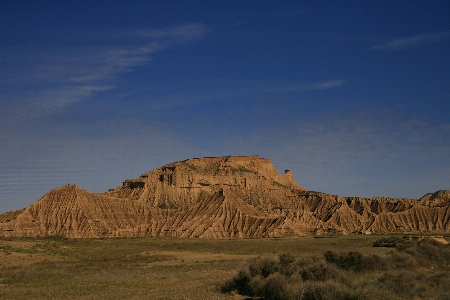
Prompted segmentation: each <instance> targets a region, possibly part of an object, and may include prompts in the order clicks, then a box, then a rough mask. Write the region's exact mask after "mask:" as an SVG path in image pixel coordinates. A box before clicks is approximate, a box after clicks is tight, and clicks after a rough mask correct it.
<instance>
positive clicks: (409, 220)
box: [0, 156, 450, 238]
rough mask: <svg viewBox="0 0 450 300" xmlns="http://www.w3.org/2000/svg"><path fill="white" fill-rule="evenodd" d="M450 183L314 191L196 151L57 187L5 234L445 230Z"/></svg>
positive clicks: (264, 162)
mask: <svg viewBox="0 0 450 300" xmlns="http://www.w3.org/2000/svg"><path fill="white" fill-rule="evenodd" d="M449 231H450V191H447V190H441V191H437V192H435V193H429V194H426V195H425V196H423V197H422V198H421V199H419V200H413V199H393V198H360V197H341V196H336V195H329V194H325V193H320V192H313V191H307V190H306V189H305V188H304V187H302V186H300V185H298V184H297V183H296V182H295V179H294V177H293V175H292V173H291V171H289V170H286V172H285V174H284V175H281V174H279V173H278V171H277V170H276V168H275V167H274V166H273V165H272V162H271V160H270V159H265V158H260V157H259V156H224V157H206V158H193V159H188V160H184V161H179V162H174V163H170V164H167V165H165V166H163V167H161V168H157V169H154V170H153V171H151V172H149V173H145V174H142V175H141V176H140V177H138V178H135V179H128V180H125V181H124V182H123V185H122V186H119V187H117V188H115V189H110V190H109V191H108V192H105V193H91V192H88V191H85V190H83V189H81V188H79V187H77V186H76V185H70V184H68V185H65V186H63V187H58V188H55V189H53V190H51V191H49V192H48V193H47V194H46V195H44V196H43V197H42V198H41V199H40V200H38V201H37V202H35V203H33V204H31V205H30V206H28V207H26V208H23V209H20V210H16V211H12V212H6V213H4V214H2V215H0V236H2V237H41V236H52V235H62V236H67V237H77V238H96V237H186V238H194V237H199V238H262V237H288V236H310V235H318V234H327V233H343V234H346V233H419V234H424V233H445V232H449Z"/></svg>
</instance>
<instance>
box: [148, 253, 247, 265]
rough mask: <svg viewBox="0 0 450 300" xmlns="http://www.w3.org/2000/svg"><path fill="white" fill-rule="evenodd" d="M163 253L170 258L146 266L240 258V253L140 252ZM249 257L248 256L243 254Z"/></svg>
mask: <svg viewBox="0 0 450 300" xmlns="http://www.w3.org/2000/svg"><path fill="white" fill-rule="evenodd" d="M154 254H158V255H165V256H169V257H170V259H168V260H165V261H156V262H151V263H149V264H148V266H157V265H161V266H173V265H180V264H189V263H198V262H213V261H229V260H242V258H243V256H242V255H232V254H224V253H207V252H203V253H199V252H193V251H157V252H156V251H154V252H142V253H141V255H142V256H146V255H154ZM245 257H250V256H247V255H246V256H245Z"/></svg>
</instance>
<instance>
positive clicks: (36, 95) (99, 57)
mask: <svg viewBox="0 0 450 300" xmlns="http://www.w3.org/2000/svg"><path fill="white" fill-rule="evenodd" d="M210 30H211V29H210V28H209V27H208V26H206V25H203V24H200V23H192V24H185V25H182V26H177V27H171V28H169V29H161V30H143V31H139V32H136V31H135V32H129V34H128V36H127V37H126V38H127V39H131V40H132V42H131V43H130V42H129V41H127V42H126V43H125V42H123V43H120V41H121V39H123V38H124V36H123V35H118V42H119V46H114V47H112V46H108V45H103V46H102V45H97V46H94V47H86V46H79V47H77V48H76V50H73V49H66V48H64V47H63V48H57V47H55V48H53V49H51V50H48V49H47V50H41V51H39V50H38V51H36V50H33V52H32V53H30V52H28V51H27V50H24V51H22V52H21V54H20V53H19V54H17V53H14V50H11V51H10V52H11V55H13V54H14V55H15V56H17V55H22V56H23V57H24V64H26V65H27V66H26V68H27V69H28V70H29V72H27V74H28V75H25V76H24V75H23V74H24V73H23V72H21V71H20V70H16V72H20V73H18V74H16V76H14V74H13V73H14V70H3V71H0V75H3V74H1V73H3V72H8V73H9V75H8V76H6V74H5V76H0V78H4V79H2V80H1V81H2V82H1V84H2V85H4V86H5V89H6V88H8V84H10V83H12V82H14V83H17V82H20V83H21V84H28V86H29V87H30V88H28V89H26V92H25V91H24V92H17V90H16V91H15V95H14V98H15V99H17V98H21V99H22V100H23V101H22V102H24V103H28V104H29V105H30V107H31V108H33V109H32V110H29V113H30V114H42V113H44V114H52V113H54V112H55V111H56V110H57V109H61V108H63V107H66V106H68V105H70V104H72V103H75V102H79V101H84V100H86V99H87V98H89V97H90V96H92V95H93V94H95V93H97V92H101V91H106V90H111V89H114V88H116V87H117V82H116V81H115V79H117V77H118V76H120V75H123V74H125V73H128V72H132V71H133V70H134V69H135V68H136V67H138V66H141V65H143V64H147V63H149V62H150V61H151V60H152V59H153V58H152V54H154V53H157V52H160V51H163V50H165V49H167V48H170V47H174V46H175V45H177V44H183V43H187V42H189V41H194V40H199V39H202V38H203V37H204V36H205V35H206V34H207V33H208V32H209V31H210ZM130 45H131V46H130ZM34 49H36V47H34ZM25 58H26V59H25ZM19 78H20V80H19ZM30 99H32V100H30Z"/></svg>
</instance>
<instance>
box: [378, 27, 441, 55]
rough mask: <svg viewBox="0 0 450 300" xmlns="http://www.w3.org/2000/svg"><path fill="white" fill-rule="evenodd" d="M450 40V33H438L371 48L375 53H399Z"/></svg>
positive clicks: (398, 40)
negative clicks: (399, 51)
mask: <svg viewBox="0 0 450 300" xmlns="http://www.w3.org/2000/svg"><path fill="white" fill-rule="evenodd" d="M449 38H450V32H449V31H444V32H438V33H429V34H421V35H414V36H409V37H403V38H397V39H393V40H390V41H389V42H387V43H385V44H381V45H377V46H374V47H372V48H370V49H371V50H374V51H397V50H403V49H409V48H414V47H419V46H423V45H428V44H434V43H437V42H440V41H443V40H446V39H449Z"/></svg>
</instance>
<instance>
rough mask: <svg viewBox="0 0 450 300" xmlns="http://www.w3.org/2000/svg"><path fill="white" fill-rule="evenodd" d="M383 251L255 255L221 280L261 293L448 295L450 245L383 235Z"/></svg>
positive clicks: (286, 295)
mask: <svg viewBox="0 0 450 300" xmlns="http://www.w3.org/2000/svg"><path fill="white" fill-rule="evenodd" d="M374 247H391V248H394V249H393V250H392V251H391V252H389V253H388V254H387V255H386V256H378V255H363V254H361V253H359V252H356V251H352V252H348V253H344V252H334V251H326V252H325V253H324V254H323V257H320V258H318V257H300V258H297V257H294V256H293V255H291V254H282V255H279V256H278V257H256V258H252V259H249V260H247V261H246V263H245V264H244V265H243V266H242V267H241V269H240V270H239V271H238V272H237V274H236V275H235V276H234V277H233V278H231V279H230V280H228V281H227V282H225V283H224V284H223V285H222V287H221V290H222V292H224V293H229V292H232V291H236V292H238V293H239V294H241V295H247V296H252V297H253V296H254V297H260V298H261V299H274V300H277V299H305V300H309V299H311V300H312V299H323V300H326V299H330V300H331V299H336V300H339V299H379V298H380V297H383V298H385V299H412V298H417V299H442V300H444V299H450V265H449V264H450V245H443V244H441V243H439V242H436V241H434V240H431V239H423V240H420V241H410V240H406V239H402V238H397V237H394V238H383V239H380V240H377V241H376V242H375V243H374Z"/></svg>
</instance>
